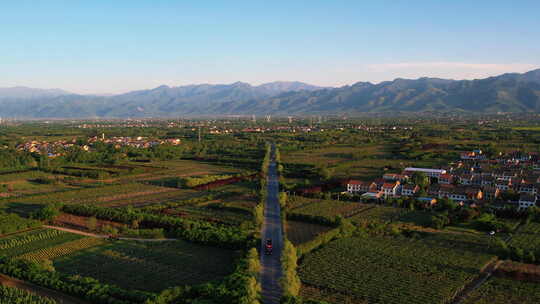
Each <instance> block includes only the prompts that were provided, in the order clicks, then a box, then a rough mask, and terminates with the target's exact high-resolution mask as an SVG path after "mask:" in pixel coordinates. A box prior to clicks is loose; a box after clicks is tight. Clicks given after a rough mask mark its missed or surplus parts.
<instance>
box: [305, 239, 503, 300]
mask: <svg viewBox="0 0 540 304" xmlns="http://www.w3.org/2000/svg"><path fill="white" fill-rule="evenodd" d="M492 258H493V257H492V256H490V255H487V254H478V253H474V252H472V251H468V250H463V249H461V248H458V247H456V248H452V246H450V248H449V247H448V246H439V245H438V244H437V242H432V241H416V240H411V239H393V238H384V237H371V238H346V239H340V240H337V241H334V242H331V243H329V244H328V245H326V246H325V247H324V248H322V249H321V250H317V251H315V252H313V253H311V254H308V255H307V256H306V257H305V259H304V261H303V262H302V264H301V265H300V267H299V274H300V277H301V279H302V281H303V282H304V283H306V284H309V285H311V286H317V287H320V288H322V289H330V290H335V291H336V292H337V293H341V294H345V295H350V296H352V297H354V298H361V299H365V300H367V301H368V302H369V303H410V304H413V303H419V304H420V303H446V302H448V301H449V300H451V299H452V298H453V297H454V295H455V294H456V293H457V292H458V291H460V290H461V289H462V288H463V287H464V286H465V284H467V283H469V282H470V281H471V280H472V279H474V277H475V276H476V275H477V274H478V273H479V271H480V269H481V268H482V267H483V266H484V265H485V264H486V263H488V262H489V261H490V260H491V259H492Z"/></svg>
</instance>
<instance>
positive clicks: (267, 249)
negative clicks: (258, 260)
mask: <svg viewBox="0 0 540 304" xmlns="http://www.w3.org/2000/svg"><path fill="white" fill-rule="evenodd" d="M264 253H265V254H267V255H270V254H272V240H271V239H267V240H266V242H265V243H264Z"/></svg>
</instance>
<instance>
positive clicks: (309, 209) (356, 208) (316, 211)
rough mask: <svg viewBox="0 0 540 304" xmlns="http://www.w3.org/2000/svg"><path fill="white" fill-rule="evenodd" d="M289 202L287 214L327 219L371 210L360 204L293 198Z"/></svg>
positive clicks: (367, 206) (370, 206)
mask: <svg viewBox="0 0 540 304" xmlns="http://www.w3.org/2000/svg"><path fill="white" fill-rule="evenodd" d="M289 200H290V201H291V203H290V205H289V207H290V208H289V209H288V212H289V213H296V214H303V215H313V216H323V217H327V218H334V217H335V216H338V215H341V216H343V217H348V216H349V215H352V214H356V213H358V212H362V211H364V210H367V209H369V208H372V205H366V204H362V203H353V202H341V201H335V200H320V199H310V198H304V197H295V198H294V199H289Z"/></svg>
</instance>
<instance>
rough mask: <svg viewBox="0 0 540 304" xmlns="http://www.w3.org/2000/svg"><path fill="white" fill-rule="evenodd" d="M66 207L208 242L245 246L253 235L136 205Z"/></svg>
mask: <svg viewBox="0 0 540 304" xmlns="http://www.w3.org/2000/svg"><path fill="white" fill-rule="evenodd" d="M62 211H64V212H66V213H70V214H75V215H80V216H88V217H91V216H94V217H96V218H98V219H102V220H108V221H114V222H119V223H124V224H128V225H130V224H133V222H137V223H138V227H139V228H145V229H155V228H162V229H164V230H165V233H166V234H167V235H168V236H171V237H177V238H181V239H184V240H187V241H191V242H195V243H201V244H207V245H217V246H223V247H228V248H245V246H246V244H247V242H248V241H249V239H250V238H249V232H248V231H245V230H243V229H241V228H239V227H226V226H220V225H214V224H211V223H208V222H204V221H195V220H188V219H183V218H177V217H172V216H165V215H160V214H152V213H146V212H143V211H140V210H135V209H111V208H104V207H98V206H92V205H65V206H63V207H62Z"/></svg>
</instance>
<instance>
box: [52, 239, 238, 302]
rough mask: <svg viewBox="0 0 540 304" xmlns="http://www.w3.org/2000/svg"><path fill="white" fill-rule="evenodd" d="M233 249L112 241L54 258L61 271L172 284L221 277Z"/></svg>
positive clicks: (134, 283) (146, 284)
mask: <svg viewBox="0 0 540 304" xmlns="http://www.w3.org/2000/svg"><path fill="white" fill-rule="evenodd" d="M234 259H235V253H234V251H231V250H226V249H216V248H212V247H206V246H200V245H195V244H191V243H187V242H182V241H178V242H153V243H142V242H135V241H116V242H112V243H111V242H108V243H106V244H105V245H103V246H98V247H93V248H89V249H86V250H82V251H77V252H75V253H73V254H71V255H67V256H62V257H60V258H58V259H55V260H53V262H54V267H55V268H56V270H57V271H61V272H64V273H69V274H73V275H77V274H79V275H83V276H89V277H93V278H96V279H98V280H100V281H103V282H106V283H109V284H115V285H118V286H120V287H123V288H127V289H139V290H146V291H160V290H163V289H165V288H168V287H172V286H179V285H191V284H200V283H205V282H208V281H211V280H214V279H221V278H223V277H225V276H226V275H227V274H229V273H230V272H231V271H232V270H233V269H232V267H233V265H234V263H233V262H234Z"/></svg>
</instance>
